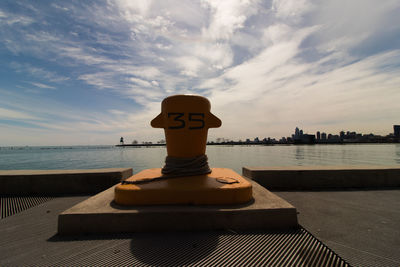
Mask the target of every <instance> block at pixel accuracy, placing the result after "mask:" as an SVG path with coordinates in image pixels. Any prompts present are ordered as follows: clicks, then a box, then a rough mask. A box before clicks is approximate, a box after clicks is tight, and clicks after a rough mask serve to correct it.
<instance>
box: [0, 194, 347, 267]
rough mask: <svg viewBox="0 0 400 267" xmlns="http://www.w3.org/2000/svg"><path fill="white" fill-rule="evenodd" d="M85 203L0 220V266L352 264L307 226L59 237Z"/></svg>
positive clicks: (64, 200) (67, 201)
mask: <svg viewBox="0 0 400 267" xmlns="http://www.w3.org/2000/svg"><path fill="white" fill-rule="evenodd" d="M83 199H84V198H83V197H59V198H54V199H53V200H52V201H47V202H46V203H44V204H42V205H38V206H36V207H34V208H31V209H29V210H26V211H25V212H23V213H19V214H16V215H15V216H8V217H7V218H5V219H3V220H1V221H0V266H25V265H29V266H349V265H348V264H347V263H346V262H345V261H344V260H343V259H342V258H341V257H339V256H338V255H337V254H335V253H334V252H333V251H332V250H331V249H329V248H328V247H327V246H325V245H324V244H323V243H322V242H320V241H319V240H318V239H316V238H315V237H314V236H313V235H311V234H310V233H309V232H307V231H306V230H305V229H303V228H300V229H295V230H288V231H278V232H277V231H274V232H271V231H257V232H241V233H233V232H228V231H208V232H178V233H177V232H175V233H136V234H119V235H90V236H71V237H63V236H58V235H57V233H56V229H57V216H58V214H59V212H61V211H63V210H65V209H66V208H68V207H70V206H71V205H74V204H76V203H78V202H80V201H82V200H83ZM19 200H20V201H26V200H25V199H23V198H20V199H19V198H18V199H17V198H15V199H14V201H16V202H18V201H19ZM42 200H43V199H42V198H38V200H37V202H39V201H42ZM43 201H44V200H43ZM31 202H32V203H37V202H34V201H31ZM2 203H3V199H2ZM99 223H101V222H99Z"/></svg>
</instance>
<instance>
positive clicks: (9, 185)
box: [0, 168, 132, 195]
mask: <svg viewBox="0 0 400 267" xmlns="http://www.w3.org/2000/svg"><path fill="white" fill-rule="evenodd" d="M131 175H132V168H108V169H91V170H5V171H0V194H3V195H27V194H44V195H54V194H93V193H98V192H101V191H103V190H105V189H107V188H109V187H110V186H113V185H115V184H116V183H119V182H120V181H121V180H122V179H126V178H128V177H130V176H131Z"/></svg>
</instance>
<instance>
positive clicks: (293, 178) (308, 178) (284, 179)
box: [243, 165, 400, 190]
mask: <svg viewBox="0 0 400 267" xmlns="http://www.w3.org/2000/svg"><path fill="white" fill-rule="evenodd" d="M243 176H245V177H247V178H250V179H252V180H254V181H256V182H258V183H259V184H261V185H262V186H265V187H267V188H269V189H270V190H275V189H276V190H299V189H300V190H323V189H343V188H393V187H400V167H399V166H398V165H395V166H288V167H243Z"/></svg>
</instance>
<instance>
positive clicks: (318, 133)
mask: <svg viewBox="0 0 400 267" xmlns="http://www.w3.org/2000/svg"><path fill="white" fill-rule="evenodd" d="M317 140H321V133H320V132H319V131H318V132H317Z"/></svg>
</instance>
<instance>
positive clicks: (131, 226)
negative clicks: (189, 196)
mask: <svg viewBox="0 0 400 267" xmlns="http://www.w3.org/2000/svg"><path fill="white" fill-rule="evenodd" d="M252 185H253V197H254V200H253V201H251V202H250V203H248V204H243V205H218V206H214V205H202V206H193V205H164V206H161V205H158V206H131V207H126V206H119V205H117V204H115V202H114V189H115V186H114V187H112V188H110V189H108V190H106V191H104V192H102V193H100V194H97V195H95V196H93V197H91V198H89V199H87V200H85V201H83V202H81V203H79V204H78V205H76V206H74V207H72V208H70V209H68V210H66V211H64V212H62V213H61V214H60V215H59V217H58V233H59V234H61V235H68V234H88V233H90V234H94V233H123V232H150V231H152V232H153V231H195V230H220V229H231V230H247V229H287V228H297V227H298V223H297V212H296V208H295V207H293V206H292V205H291V204H289V203H288V202H286V201H285V200H283V199H282V198H280V197H278V196H277V195H275V194H273V193H271V192H270V191H268V190H266V189H265V188H263V187H262V186H260V185H258V184H257V183H254V182H252Z"/></svg>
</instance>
